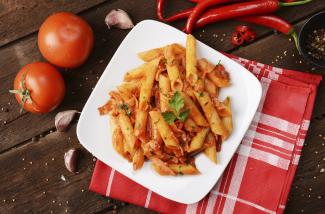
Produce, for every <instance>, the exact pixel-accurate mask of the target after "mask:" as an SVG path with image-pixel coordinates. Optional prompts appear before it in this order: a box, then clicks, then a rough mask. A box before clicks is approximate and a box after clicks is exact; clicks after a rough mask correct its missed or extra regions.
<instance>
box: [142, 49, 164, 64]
mask: <svg viewBox="0 0 325 214" xmlns="http://www.w3.org/2000/svg"><path fill="white" fill-rule="evenodd" d="M162 55H163V49H162V48H154V49H151V50H147V51H143V52H140V53H138V57H139V58H140V59H142V60H143V61H145V62H150V61H151V60H154V59H156V58H158V57H161V56H162Z"/></svg>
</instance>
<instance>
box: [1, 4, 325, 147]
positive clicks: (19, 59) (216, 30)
mask: <svg viewBox="0 0 325 214" xmlns="http://www.w3.org/2000/svg"><path fill="white" fill-rule="evenodd" d="M176 2H177V3H176ZM176 2H175V7H170V5H168V4H167V6H166V10H167V14H170V13H171V12H170V11H175V10H179V9H180V8H181V7H186V6H187V7H188V5H190V4H189V3H187V5H185V6H184V4H185V3H184V2H183V1H176ZM182 2H183V3H182ZM139 4H141V5H142V7H141V9H139V7H138V5H139ZM312 6H313V7H312ZM316 6H318V7H316ZM113 8H122V9H124V10H126V11H128V12H129V13H130V15H131V17H132V18H133V19H134V22H135V23H137V22H139V21H141V20H143V19H148V18H153V19H155V18H156V15H155V3H154V2H151V3H148V2H146V1H143V2H141V3H140V1H132V2H128V3H127V4H126V3H125V2H123V1H122V0H117V1H113V2H110V3H109V4H108V3H107V4H103V5H101V7H99V8H97V9H96V10H95V9H94V10H89V11H87V12H85V13H83V14H82V16H83V17H84V18H85V19H86V20H87V21H88V22H89V23H90V25H91V26H92V27H93V29H94V32H95V37H96V39H95V47H94V50H93V53H92V55H91V57H90V59H89V60H88V62H87V63H86V64H85V65H84V66H82V67H80V68H78V69H74V70H73V71H68V72H64V73H65V78H66V83H67V87H68V90H67V91H68V94H67V96H66V99H65V101H64V102H63V103H62V105H61V106H60V109H68V108H76V109H79V110H80V109H81V108H82V106H83V104H84V103H85V101H86V99H87V97H88V95H89V94H90V92H91V88H92V87H94V85H95V83H96V81H97V77H98V76H100V74H101V73H102V71H103V70H104V68H105V66H106V64H107V63H108V61H109V59H110V58H111V57H112V55H113V53H114V52H115V50H116V49H117V47H118V45H119V44H120V42H121V41H122V40H123V38H124V37H125V35H126V34H127V32H128V31H122V30H118V29H112V30H108V29H107V28H106V26H105V25H104V21H103V20H104V17H105V15H106V13H107V12H108V11H110V10H111V9H113ZM304 8H306V9H305V10H303V11H301V13H299V14H298V15H293V14H294V13H296V11H295V10H294V8H293V9H292V8H288V10H285V11H282V12H281V13H283V15H284V16H289V15H292V17H293V18H294V20H292V21H295V20H299V19H300V18H302V17H305V16H307V15H308V14H311V13H314V12H315V11H318V10H321V9H322V8H325V5H324V4H322V3H320V1H319V0H318V1H317V0H315V1H314V2H313V3H311V5H306V6H304ZM181 24H182V23H178V24H177V26H178V27H181ZM235 25H237V23H236V22H224V23H220V24H215V25H211V26H209V27H207V28H205V29H204V32H203V30H200V31H198V32H196V33H195V35H196V37H197V38H198V39H199V40H201V41H203V42H205V43H206V44H208V45H210V46H211V47H213V48H215V49H217V50H223V51H229V50H231V49H232V46H231V45H230V43H229V42H228V41H229V36H230V35H231V32H232V31H233V29H234V26H235ZM256 29H257V32H258V35H259V37H261V36H263V35H265V34H267V33H270V32H272V31H270V30H269V29H264V28H256ZM221 32H224V34H225V36H223V33H221ZM213 34H215V35H219V36H218V38H216V37H214V36H213ZM280 37H284V36H282V35H279V36H277V37H275V38H274V39H278V38H280ZM221 39H222V40H223V42H220V40H221ZM247 47H250V46H247ZM240 50H245V48H243V49H240ZM250 52H251V54H252V55H254V53H255V51H250ZM247 53H249V52H247ZM0 55H1V56H2V57H0V64H1V65H2V66H1V68H0V81H1V82H2V84H3V87H1V88H0V110H1V108H2V107H3V108H4V109H5V110H6V109H8V110H9V112H1V111H0V120H1V121H0V141H1V142H3V143H2V144H1V145H0V151H3V150H6V149H8V148H11V147H13V146H15V145H17V144H19V143H21V142H23V141H26V140H28V139H30V138H32V137H33V136H34V135H38V134H40V133H42V132H45V131H48V130H49V129H51V128H53V117H54V114H55V112H53V113H51V114H48V115H45V116H38V115H31V114H27V113H26V114H24V115H20V114H19V108H18V105H17V104H16V101H15V100H14V98H13V96H10V95H9V94H8V90H9V89H10V88H11V87H12V86H11V85H12V82H13V79H14V77H15V74H16V72H17V71H18V70H19V69H20V67H21V66H23V65H25V64H26V63H30V62H33V61H37V60H41V59H42V58H41V56H40V54H39V52H38V49H37V43H36V35H31V36H29V37H27V38H24V39H22V40H19V41H18V42H16V43H15V44H13V45H11V46H6V47H3V48H0ZM261 56H264V57H265V59H267V58H268V55H266V54H261ZM299 66H300V65H299ZM80 85H81V86H80ZM72 93H73V94H72ZM8 103H10V105H8ZM57 111H58V110H57ZM57 111H56V112H57ZM4 121H6V125H4ZM25 124H29V127H28V128H27V127H25V126H26V125H25ZM21 130H24V132H22V131H21Z"/></svg>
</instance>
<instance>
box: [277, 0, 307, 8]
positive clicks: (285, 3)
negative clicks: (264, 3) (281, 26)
mask: <svg viewBox="0 0 325 214" xmlns="http://www.w3.org/2000/svg"><path fill="white" fill-rule="evenodd" d="M311 1H312V0H303V1H295V2H279V6H280V7H289V6H296V5H302V4H307V3H309V2H311Z"/></svg>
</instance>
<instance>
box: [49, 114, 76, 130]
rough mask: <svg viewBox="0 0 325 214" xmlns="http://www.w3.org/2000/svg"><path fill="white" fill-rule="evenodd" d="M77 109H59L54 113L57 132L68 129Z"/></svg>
mask: <svg viewBox="0 0 325 214" xmlns="http://www.w3.org/2000/svg"><path fill="white" fill-rule="evenodd" d="M76 113H79V112H78V111H77V110H67V111H61V112H59V113H57V114H56V115H55V122H54V123H55V127H56V129H57V130H58V131H59V132H64V131H66V130H67V129H68V127H69V125H70V123H71V122H72V120H73V118H74V116H75V114H76Z"/></svg>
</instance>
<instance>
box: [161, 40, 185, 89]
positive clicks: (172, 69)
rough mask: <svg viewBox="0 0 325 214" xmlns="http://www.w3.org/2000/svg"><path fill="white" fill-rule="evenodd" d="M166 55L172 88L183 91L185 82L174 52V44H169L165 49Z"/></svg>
mask: <svg viewBox="0 0 325 214" xmlns="http://www.w3.org/2000/svg"><path fill="white" fill-rule="evenodd" d="M164 56H165V58H166V68H167V73H168V77H169V79H170V85H171V89H172V90H173V91H182V89H183V82H182V80H181V78H180V72H179V69H178V62H177V59H176V57H175V54H174V52H173V46H172V45H168V46H167V47H166V48H165V49H164Z"/></svg>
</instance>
